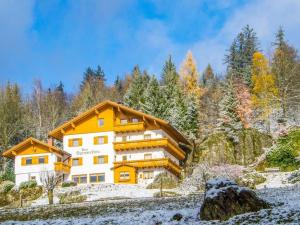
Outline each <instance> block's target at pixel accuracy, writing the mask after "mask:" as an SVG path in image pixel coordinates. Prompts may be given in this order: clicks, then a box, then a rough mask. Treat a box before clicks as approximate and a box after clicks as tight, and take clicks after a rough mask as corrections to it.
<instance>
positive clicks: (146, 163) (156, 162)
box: [114, 158, 181, 175]
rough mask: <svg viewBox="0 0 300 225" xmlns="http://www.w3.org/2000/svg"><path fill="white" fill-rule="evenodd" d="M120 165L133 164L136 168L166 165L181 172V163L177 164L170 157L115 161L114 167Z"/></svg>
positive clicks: (177, 172)
mask: <svg viewBox="0 0 300 225" xmlns="http://www.w3.org/2000/svg"><path fill="white" fill-rule="evenodd" d="M119 166H132V167H135V168H156V167H164V168H166V169H168V170H170V171H171V172H173V173H175V174H176V175H179V174H180V171H181V168H180V166H179V165H177V164H175V163H174V162H173V161H172V160H170V159H169V158H161V159H148V160H128V161H127V160H126V161H120V162H114V167H119Z"/></svg>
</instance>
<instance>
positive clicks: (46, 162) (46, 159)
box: [45, 155, 49, 164]
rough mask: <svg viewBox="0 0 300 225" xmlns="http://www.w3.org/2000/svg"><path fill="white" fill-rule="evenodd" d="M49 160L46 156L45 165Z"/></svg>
mask: <svg viewBox="0 0 300 225" xmlns="http://www.w3.org/2000/svg"><path fill="white" fill-rule="evenodd" d="M48 158H49V157H48V156H47V155H46V156H45V164H48Z"/></svg>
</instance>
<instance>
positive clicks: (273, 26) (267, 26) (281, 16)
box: [192, 0, 300, 72]
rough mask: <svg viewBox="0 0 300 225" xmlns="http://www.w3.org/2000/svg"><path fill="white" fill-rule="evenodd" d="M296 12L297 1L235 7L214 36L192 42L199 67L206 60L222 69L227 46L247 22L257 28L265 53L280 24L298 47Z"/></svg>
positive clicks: (266, 1) (299, 22)
mask: <svg viewBox="0 0 300 225" xmlns="http://www.w3.org/2000/svg"><path fill="white" fill-rule="evenodd" d="M299 12H300V1H299V0H272V1H270V0H260V1H259V0H256V1H250V2H249V3H247V4H246V5H244V6H242V7H240V8H237V9H236V10H235V12H234V13H233V14H232V15H231V16H230V17H229V18H228V20H227V21H226V22H225V24H224V26H223V28H222V29H220V31H219V32H218V33H217V35H216V36H214V37H212V38H207V39H205V40H200V41H198V42H196V43H195V44H194V46H193V48H192V50H193V52H194V53H195V56H196V58H197V59H198V62H199V68H200V70H203V69H204V68H205V66H206V65H207V63H211V64H212V65H213V67H214V68H215V69H216V71H217V72H222V71H224V69H225V66H224V64H223V63H222V62H223V59H224V55H225V53H226V49H228V48H229V46H230V44H231V42H232V40H233V38H234V37H235V36H236V35H237V33H238V32H239V31H240V30H241V29H242V27H244V26H245V25H247V24H249V25H250V26H251V27H252V28H254V30H255V31H256V33H257V35H258V38H259V41H260V43H261V48H262V50H263V51H264V52H265V53H268V50H269V49H270V46H271V43H272V42H273V41H274V38H275V33H276V31H277V30H278V28H279V26H283V28H284V30H285V31H286V38H287V39H288V40H289V41H290V43H291V44H293V45H294V46H295V47H297V48H299V47H300V32H299V31H298V29H299V25H300V17H299Z"/></svg>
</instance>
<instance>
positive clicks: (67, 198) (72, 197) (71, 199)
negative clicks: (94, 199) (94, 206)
mask: <svg viewBox="0 0 300 225" xmlns="http://www.w3.org/2000/svg"><path fill="white" fill-rule="evenodd" d="M58 198H59V204H70V203H80V202H83V201H85V200H86V198H87V196H86V195H81V194H80V191H70V192H66V193H63V194H60V195H59V196H58Z"/></svg>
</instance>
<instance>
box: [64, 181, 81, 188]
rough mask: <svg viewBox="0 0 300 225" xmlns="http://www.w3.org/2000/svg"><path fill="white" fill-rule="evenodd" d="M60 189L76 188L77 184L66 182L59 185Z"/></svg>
mask: <svg viewBox="0 0 300 225" xmlns="http://www.w3.org/2000/svg"><path fill="white" fill-rule="evenodd" d="M61 186H62V187H74V186H77V183H75V182H73V181H66V182H63V183H62V184H61Z"/></svg>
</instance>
